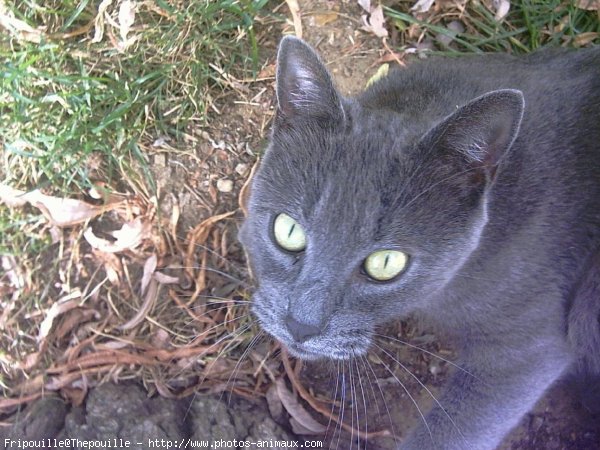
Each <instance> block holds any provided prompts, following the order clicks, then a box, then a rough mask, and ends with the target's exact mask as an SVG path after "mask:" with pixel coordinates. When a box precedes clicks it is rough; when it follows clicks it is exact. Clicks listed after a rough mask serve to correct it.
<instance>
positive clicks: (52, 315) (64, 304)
mask: <svg viewBox="0 0 600 450" xmlns="http://www.w3.org/2000/svg"><path fill="white" fill-rule="evenodd" d="M80 300H81V292H80V291H79V290H78V289H76V290H75V291H73V292H71V293H70V294H69V295H67V296H65V297H63V298H61V299H59V300H58V301H56V302H55V303H53V304H52V306H51V307H50V309H48V311H46V317H44V320H42V323H41V324H40V331H39V332H38V337H37V341H38V342H42V341H43V340H44V339H45V338H46V337H47V336H48V334H49V333H50V330H51V329H52V324H53V323H54V319H56V318H57V317H58V316H60V315H61V314H64V313H65V312H67V311H70V310H71V309H73V308H77V307H78V306H79V305H80Z"/></svg>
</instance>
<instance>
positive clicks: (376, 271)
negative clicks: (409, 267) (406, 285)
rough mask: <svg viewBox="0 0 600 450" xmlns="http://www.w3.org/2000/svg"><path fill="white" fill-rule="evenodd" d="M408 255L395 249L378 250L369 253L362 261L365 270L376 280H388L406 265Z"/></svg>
mask: <svg viewBox="0 0 600 450" xmlns="http://www.w3.org/2000/svg"><path fill="white" fill-rule="evenodd" d="M407 261H408V256H407V255H406V253H402V252H399V251H397V250H379V251H377V252H373V253H371V254H370V255H369V256H368V257H367V259H365V262H364V268H365V272H367V275H369V276H370V277H371V278H373V279H374V280H377V281H388V280H391V279H392V278H394V277H395V276H396V275H398V274H399V273H400V272H402V271H403V270H404V267H406V262H407Z"/></svg>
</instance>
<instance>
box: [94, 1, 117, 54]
mask: <svg viewBox="0 0 600 450" xmlns="http://www.w3.org/2000/svg"><path fill="white" fill-rule="evenodd" d="M112 2H113V0H102V3H100V5H99V6H98V14H96V18H95V19H94V37H93V38H92V42H93V43H97V42H100V41H102V38H103V37H104V14H105V13H106V10H107V9H108V7H109V6H110V5H112Z"/></svg>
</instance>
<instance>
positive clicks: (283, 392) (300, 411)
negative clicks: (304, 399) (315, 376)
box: [275, 378, 327, 433]
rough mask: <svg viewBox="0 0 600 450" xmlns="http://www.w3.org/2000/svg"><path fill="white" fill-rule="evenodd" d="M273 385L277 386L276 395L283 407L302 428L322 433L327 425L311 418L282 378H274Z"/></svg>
mask: <svg viewBox="0 0 600 450" xmlns="http://www.w3.org/2000/svg"><path fill="white" fill-rule="evenodd" d="M275 385H276V386H277V395H279V399H280V400H281V403H282V404H283V406H284V408H285V409H286V411H287V412H288V413H289V414H290V416H292V417H293V418H294V419H295V420H296V421H297V422H298V423H299V424H300V425H301V426H302V427H303V428H305V429H307V430H309V431H311V432H314V433H324V432H325V431H326V430H327V427H325V426H324V425H322V424H320V423H319V422H317V421H316V420H315V419H313V417H312V416H311V415H310V414H309V413H308V411H306V410H305V409H304V407H303V406H302V405H301V404H300V402H299V401H298V399H297V398H296V396H295V395H294V394H293V393H292V392H291V391H290V390H289V389H288V388H287V386H286V385H285V380H284V379H283V378H279V379H278V380H276V381H275Z"/></svg>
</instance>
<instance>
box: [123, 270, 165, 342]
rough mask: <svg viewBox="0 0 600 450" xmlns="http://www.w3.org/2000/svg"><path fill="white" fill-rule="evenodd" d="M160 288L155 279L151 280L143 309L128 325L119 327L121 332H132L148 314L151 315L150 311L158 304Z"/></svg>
mask: <svg viewBox="0 0 600 450" xmlns="http://www.w3.org/2000/svg"><path fill="white" fill-rule="evenodd" d="M158 286H159V284H158V282H157V281H156V280H155V279H154V278H152V279H151V280H150V283H149V286H148V290H147V291H146V295H145V296H144V303H143V304H142V307H141V308H140V310H139V311H138V312H137V313H136V314H135V316H133V317H132V318H131V319H129V320H128V321H127V322H126V323H124V324H123V325H120V326H119V327H118V328H119V329H120V330H124V331H126V330H130V329H131V328H133V327H135V326H136V325H137V324H139V323H140V322H141V321H142V320H144V319H145V318H146V316H147V315H148V313H150V311H152V308H154V304H155V303H156V299H157V298H158Z"/></svg>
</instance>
